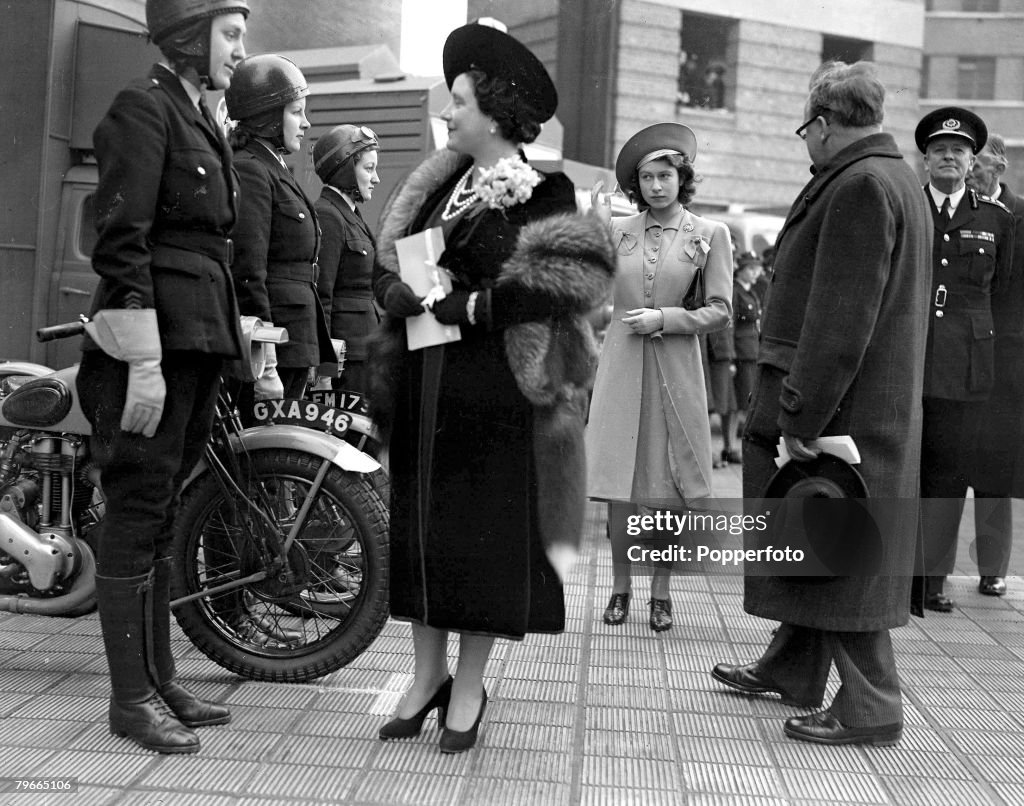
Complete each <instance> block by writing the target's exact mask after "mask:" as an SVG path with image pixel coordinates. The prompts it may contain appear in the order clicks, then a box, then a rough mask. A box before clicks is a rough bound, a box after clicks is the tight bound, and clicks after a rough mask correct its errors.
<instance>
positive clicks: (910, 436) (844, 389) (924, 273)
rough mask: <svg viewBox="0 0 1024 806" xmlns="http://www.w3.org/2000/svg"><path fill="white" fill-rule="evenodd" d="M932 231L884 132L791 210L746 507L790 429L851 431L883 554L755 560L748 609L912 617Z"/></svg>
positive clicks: (761, 362) (825, 626)
mask: <svg viewBox="0 0 1024 806" xmlns="http://www.w3.org/2000/svg"><path fill="white" fill-rule="evenodd" d="M931 229H932V227H931V221H930V219H929V215H928V211H927V209H926V206H925V200H924V198H923V195H922V193H921V186H920V184H919V183H918V182H917V179H916V177H915V175H914V172H913V171H912V170H911V168H910V167H909V166H908V165H907V164H906V163H905V162H904V160H903V157H902V155H901V154H900V151H899V149H898V148H897V146H896V143H895V141H894V140H893V138H892V136H891V135H888V134H883V133H877V134H872V135H869V136H867V137H864V138H862V139H860V140H858V141H856V142H855V143H853V144H851V145H849V146H847V147H846V148H845V149H843V150H842V151H840V152H839V153H838V154H837V155H836V156H835V157H834V158H833V160H832V161H831V162H830V163H829V164H828V165H827V166H825V167H824V168H822V169H821V170H819V171H818V172H817V174H816V175H815V176H814V178H813V179H811V181H810V182H808V184H807V185H806V186H805V187H804V189H803V190H802V191H801V192H800V195H799V196H798V197H797V200H796V202H795V203H794V204H793V206H792V208H791V209H790V211H789V215H788V216H787V218H786V222H785V224H784V225H783V227H782V230H781V231H780V233H779V237H778V241H777V242H776V245H777V247H778V253H777V255H776V259H775V264H774V269H775V270H774V274H773V277H772V287H771V291H770V293H769V294H768V299H767V303H766V306H765V310H764V315H763V317H762V320H761V343H760V350H759V353H758V377H757V385H756V388H755V390H754V394H753V400H752V405H751V408H750V412H749V415H748V419H747V424H746V428H745V433H744V440H745V445H744V451H743V494H744V498H745V499H746V501H747V502H748V513H749V514H761V512H762V510H763V509H764V507H765V504H764V502H760V501H759V500H758V499H759V498H760V497H761V495H762V494H763V491H764V489H765V487H766V485H767V483H768V481H769V480H770V479H771V477H772V475H773V474H774V472H775V470H776V467H775V463H774V459H775V456H776V444H777V443H778V441H779V437H780V436H781V433H782V431H786V432H788V433H791V434H794V435H796V436H798V437H800V438H802V439H804V440H812V439H815V438H817V437H820V436H825V435H849V436H851V437H852V438H853V440H854V442H855V444H856V445H857V448H858V449H859V451H860V454H861V463H860V464H859V465H858V466H857V469H858V470H859V471H860V473H861V475H862V476H863V477H864V480H865V482H866V484H867V488H868V494H869V496H870V497H871V499H872V502H873V503H872V506H873V509H872V512H873V514H874V516H875V520H876V523H877V526H878V530H879V539H880V541H881V542H880V548H881V552H882V553H881V562H880V563H879V565H878V572H877V574H876V575H873V576H837V577H834V578H831V579H827V580H817V581H815V582H813V583H811V582H808V581H807V580H806V579H804V580H800V581H794V580H793V579H792V578H785V577H781V576H774V575H770V574H771V569H770V567H769V568H768V569H767V570H765V569H761V572H762V573H754V572H753V571H752V570H751V569H749V568H748V569H747V573H746V575H745V590H744V608H745V609H746V611H747V612H748V613H751V614H753V615H756V616H761V617H763V618H768V619H774V620H777V621H783V622H788V623H791V624H796V625H801V626H805V627H812V628H816V629H821V630H834V631H873V630H881V629H887V628H890V627H895V626H898V625H900V624H904V623H906V621H907V619H908V618H909V602H910V579H911V575H912V571H913V561H914V554H915V548H916V544H917V539H916V533H917V505H916V497H917V494H918V471H919V463H920V443H921V418H922V412H921V392H922V390H923V383H924V354H925V341H926V338H927V330H928V293H929V291H930V289H931V262H930V251H931ZM756 538H757V534H756V533H754V532H751V533H750V534H748V539H756ZM779 539H780V538H779V537H776V541H778V540H779ZM776 545H778V542H776Z"/></svg>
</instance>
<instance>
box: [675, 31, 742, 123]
mask: <svg viewBox="0 0 1024 806" xmlns="http://www.w3.org/2000/svg"><path fill="white" fill-rule="evenodd" d="M736 36H737V22H736V20H732V19H727V18H725V17H711V16H707V15H705V14H691V13H690V12H688V11H686V12H683V14H682V23H681V26H680V35H679V91H678V94H677V96H676V103H677V105H678V106H690V107H698V108H701V109H728V108H730V107H731V106H732V98H733V91H734V88H735V86H736V82H735V72H736Z"/></svg>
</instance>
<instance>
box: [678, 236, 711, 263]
mask: <svg viewBox="0 0 1024 806" xmlns="http://www.w3.org/2000/svg"><path fill="white" fill-rule="evenodd" d="M683 251H684V252H686V254H687V256H688V257H689V258H690V260H692V261H693V262H694V263H696V264H698V265H700V266H703V265H704V264H705V263H706V262H707V259H708V252H710V251H711V243H710V242H709V241H708V239H707V238H705V237H704V236H703V235H694V236H693V237H692V238H691V239H690V241H689V243H687V244H686V245H685V246H684V247H683ZM698 252H699V253H700V257H698V256H697V253H698Z"/></svg>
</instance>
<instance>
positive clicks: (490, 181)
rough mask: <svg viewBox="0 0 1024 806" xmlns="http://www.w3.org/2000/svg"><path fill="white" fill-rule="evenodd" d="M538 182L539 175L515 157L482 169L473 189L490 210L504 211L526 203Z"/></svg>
mask: <svg viewBox="0 0 1024 806" xmlns="http://www.w3.org/2000/svg"><path fill="white" fill-rule="evenodd" d="M540 182H541V175H540V174H539V173H537V172H536V171H535V170H533V168H531V167H530V166H529V165H527V164H526V163H525V162H523V161H522V159H520V158H519V157H518V156H515V157H505V158H504V159H500V160H498V161H497V162H496V163H495V164H494V165H493V166H491V167H490V168H483V169H482V170H481V171H480V176H479V177H477V181H476V185H475V187H476V192H477V195H479V197H480V201H482V202H483V203H484V204H486V205H487V206H488V207H489V208H490V209H491V210H506V209H508V208H509V207H515V205H517V204H522V203H523V202H525V201H528V200H529V198H530V197H531V196H532V195H533V189H534V188H535V187H537V185H539V184H540Z"/></svg>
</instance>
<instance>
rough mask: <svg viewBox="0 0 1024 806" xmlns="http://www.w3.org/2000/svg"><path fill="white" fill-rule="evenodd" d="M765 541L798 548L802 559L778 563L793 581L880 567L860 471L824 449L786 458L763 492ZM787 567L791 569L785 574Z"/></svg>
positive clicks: (867, 571) (873, 570) (871, 512)
mask: <svg viewBox="0 0 1024 806" xmlns="http://www.w3.org/2000/svg"><path fill="white" fill-rule="evenodd" d="M762 503H763V505H764V507H765V508H766V512H767V514H766V517H767V518H768V521H767V522H768V528H767V529H766V530H765V532H763V533H760V534H759V537H760V540H761V541H762V542H763V543H764V544H765V545H774V546H783V545H784V546H787V547H789V548H790V549H794V550H795V549H799V550H800V551H801V552H803V554H804V559H803V560H802V561H801V562H799V563H796V564H793V565H790V566H788V567H785V568H783V567H779V568H777V569H776V570H777V571H779V576H780V577H782V578H784V579H786V580H787V581H789V582H794V583H820V582H826V581H828V580H830V579H835V578H836V577H848V576H873V575H877V574H878V573H881V572H882V567H881V566H882V562H883V557H884V546H883V543H882V538H881V534H880V531H879V527H878V524H877V522H876V518H875V517H874V514H876V513H877V511H878V507H877V506H876V507H874V509H873V508H872V505H871V504H870V502H869V501H868V488H867V484H866V483H865V482H864V478H863V476H861V474H860V473H859V472H857V469H856V468H855V467H853V466H852V465H851V464H849V463H848V462H845V461H844V460H842V459H840V458H839V457H837V456H833V455H832V454H828V453H822V454H819V455H818V456H817V457H816V458H814V459H812V460H811V461H809V462H797V461H789V462H787V463H786V464H784V465H783V466H782V467H781V468H780V469H779V470H778V471H776V473H775V475H774V476H772V478H771V480H770V481H769V482H768V486H767V487H766V488H765V491H764V500H763V502H762ZM786 571H789V572H791V573H788V574H787V573H785V572H786Z"/></svg>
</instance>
